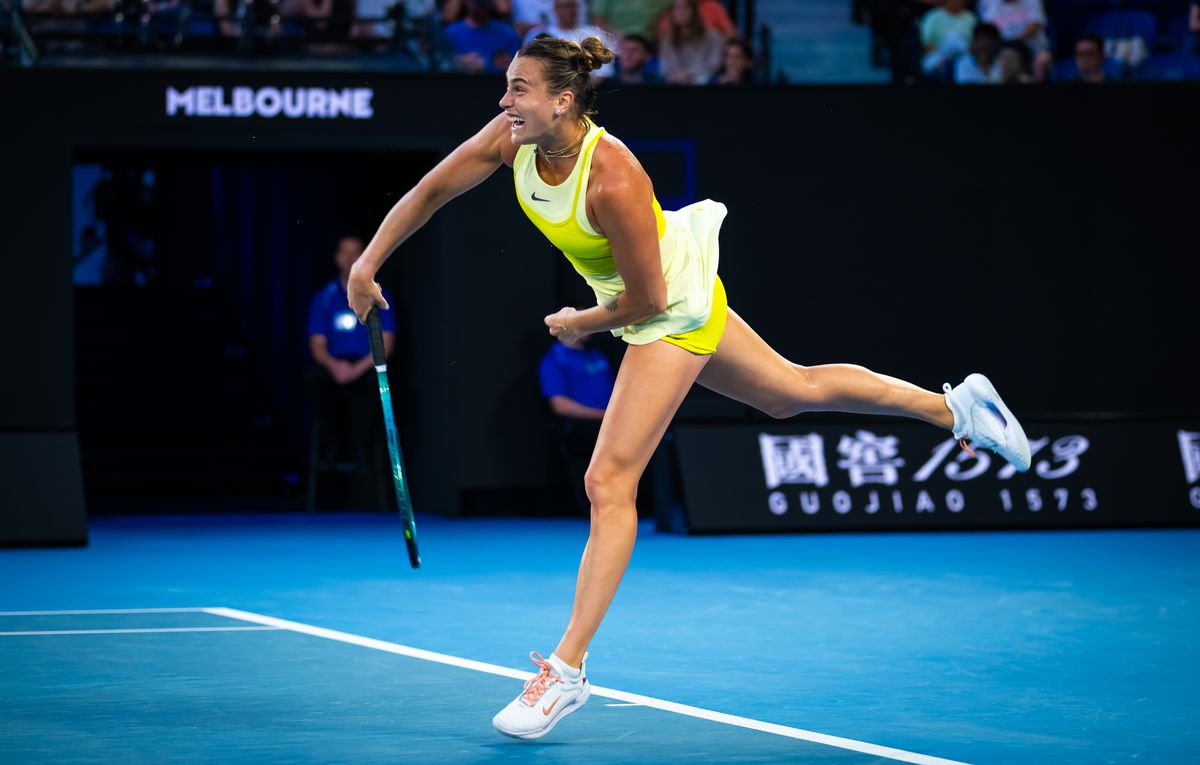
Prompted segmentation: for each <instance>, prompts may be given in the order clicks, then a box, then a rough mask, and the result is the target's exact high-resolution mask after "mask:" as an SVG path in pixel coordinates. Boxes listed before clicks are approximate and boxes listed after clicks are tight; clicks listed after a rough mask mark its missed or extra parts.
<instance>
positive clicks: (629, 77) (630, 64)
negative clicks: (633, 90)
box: [613, 35, 662, 85]
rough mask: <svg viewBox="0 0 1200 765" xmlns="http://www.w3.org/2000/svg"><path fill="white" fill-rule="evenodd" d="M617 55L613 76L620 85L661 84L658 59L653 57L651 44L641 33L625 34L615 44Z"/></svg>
mask: <svg viewBox="0 0 1200 765" xmlns="http://www.w3.org/2000/svg"><path fill="white" fill-rule="evenodd" d="M617 47H618V48H619V49H620V50H619V55H618V56H617V60H616V62H615V63H616V65H617V73H616V75H615V76H614V77H613V79H614V80H615V81H616V82H619V83H620V84H622V85H661V84H662V77H659V75H658V61H657V60H656V59H655V58H654V47H653V44H652V43H651V42H650V41H649V40H647V39H646V38H645V37H642V36H641V35H626V36H625V37H622V38H621V43H620V45H618V46H617Z"/></svg>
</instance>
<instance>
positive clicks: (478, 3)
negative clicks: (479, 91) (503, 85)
mask: <svg viewBox="0 0 1200 765" xmlns="http://www.w3.org/2000/svg"><path fill="white" fill-rule="evenodd" d="M466 3H467V17H466V18H464V19H463V20H462V21H456V22H454V23H453V24H451V25H450V26H448V27H446V28H445V29H444V30H443V31H442V39H443V41H444V43H445V45H446V47H448V48H449V49H450V52H451V55H452V56H453V64H454V68H455V69H456V70H458V71H460V72H471V73H476V74H477V73H480V72H491V73H500V72H503V71H504V69H505V67H507V65H508V64H507V63H506V62H508V61H512V57H513V56H515V55H516V53H517V50H518V49H519V48H520V47H521V38H519V37H517V31H516V30H515V29H513V26H512V24H509V23H508V22H506V21H500V20H499V19H497V18H496V4H495V0H466ZM498 64H503V66H498Z"/></svg>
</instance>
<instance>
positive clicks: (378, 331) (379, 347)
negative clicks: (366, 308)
mask: <svg viewBox="0 0 1200 765" xmlns="http://www.w3.org/2000/svg"><path fill="white" fill-rule="evenodd" d="M367 334H369V335H370V336H371V358H372V359H373V360H374V361H375V366H377V367H378V366H382V365H384V364H386V363H387V351H386V349H385V348H384V347H383V325H382V324H381V323H380V320H379V306H374V307H372V308H371V312H370V313H368V314H367Z"/></svg>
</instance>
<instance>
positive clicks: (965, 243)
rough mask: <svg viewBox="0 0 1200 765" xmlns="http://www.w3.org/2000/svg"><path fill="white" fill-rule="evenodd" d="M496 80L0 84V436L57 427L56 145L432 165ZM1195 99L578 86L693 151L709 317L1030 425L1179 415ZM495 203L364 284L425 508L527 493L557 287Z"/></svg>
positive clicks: (52, 76)
mask: <svg viewBox="0 0 1200 765" xmlns="http://www.w3.org/2000/svg"><path fill="white" fill-rule="evenodd" d="M190 84H224V85H226V86H230V87H232V86H234V85H250V86H262V85H276V86H287V85H296V86H301V85H303V86H327V87H372V88H374V91H375V95H374V99H373V106H374V111H375V116H374V118H373V119H370V120H345V119H340V120H285V119H282V118H277V119H274V120H266V119H260V118H250V119H244V120H242V119H216V118H184V117H168V116H166V114H165V110H164V104H165V95H164V94H165V89H166V87H167V86H168V85H172V86H174V87H177V88H181V87H184V86H186V85H190ZM500 88H501V84H500V83H499V82H496V81H493V80H490V79H488V80H476V79H470V78H445V79H436V80H431V79H427V78H421V77H414V76H403V75H397V76H383V75H378V74H363V75H329V74H320V75H296V74H288V75H263V74H258V73H256V74H254V75H246V76H243V77H236V76H234V77H231V76H230V75H228V74H227V73H223V74H216V73H211V74H205V73H172V72H140V71H139V72H57V71H33V72H0V91H3V93H4V94H5V96H4V100H5V104H6V112H8V113H10V114H20V115H22V117H23V120H24V121H23V122H22V123H21V125H20V128H19V132H18V133H17V134H16V135H14V136H12V137H10V138H8V137H7V136H6V138H7V140H6V141H5V144H6V145H7V146H8V147H10V149H9V152H8V153H9V157H8V158H7V163H8V164H7V166H6V183H5V184H2V185H0V189H2V190H0V195H3V196H0V204H2V206H0V210H2V211H3V216H4V230H5V232H6V233H5V237H4V239H3V247H4V252H3V258H2V260H0V291H2V294H0V311H3V312H4V314H3V316H2V317H0V318H2V319H3V320H4V324H5V326H7V327H21V328H22V329H21V330H20V331H17V332H13V333H11V334H12V335H13V339H12V341H11V343H10V347H11V348H15V349H16V352H15V353H14V354H13V357H14V358H19V359H22V360H25V361H28V362H29V363H28V364H27V365H23V366H22V367H21V369H20V370H19V371H18V372H17V373H16V374H12V373H6V374H5V375H2V376H0V380H3V382H0V385H2V386H3V388H2V389H0V394H2V395H0V428H20V427H62V428H70V427H72V426H73V417H74V415H73V411H72V400H73V388H72V383H71V377H72V370H71V359H72V348H71V286H70V273H69V268H68V266H67V261H68V253H69V252H70V246H71V243H70V234H69V231H68V226H67V225H66V222H65V218H66V216H67V211H68V210H69V191H70V189H69V179H70V173H69V168H70V162H71V156H72V151H73V150H75V149H83V148H95V147H97V146H108V147H114V146H116V147H124V148H138V147H156V148H172V149H177V148H180V147H195V148H203V149H207V150H216V151H221V150H234V149H236V150H239V151H245V150H251V151H253V150H258V149H262V150H269V149H274V150H289V151H295V150H301V151H303V150H317V149H319V150H322V151H326V150H337V149H353V150H355V151H360V152H362V151H366V152H372V151H378V152H380V154H381V156H384V154H385V153H386V152H396V151H409V152H421V153H424V152H431V153H432V154H431V156H433V155H438V156H440V155H442V154H444V153H445V152H447V151H449V150H450V149H451V148H452V147H453V146H454V145H456V144H457V143H458V142H459V141H461V140H462V139H463V138H465V137H466V136H468V135H469V134H470V133H472V132H473V131H474V130H476V129H478V127H479V126H480V125H481V124H483V123H484V122H485V121H486V120H487V119H488V118H489V117H490V116H491V115H492V114H494V113H495V110H496V108H497V107H496V101H497V100H498V99H499V97H500V95H501V89H500ZM1198 95H1200V90H1198V89H1197V88H1195V87H1194V86H1142V87H1137V88H1134V87H1112V88H1103V89H1095V90H1093V89H1082V88H1079V89H1077V88H1059V87H1040V88H1028V89H1022V88H1012V89H985V88H979V89H958V90H942V89H929V90H924V89H907V90H904V89H888V88H872V87H855V88H789V89H769V88H762V89H759V88H755V89H750V90H743V91H732V90H692V89H674V88H662V89H627V90H623V91H620V92H614V93H608V94H605V95H604V96H603V97H602V99H601V102H600V106H601V114H600V115H599V121H600V122H601V123H602V124H605V125H606V126H608V127H609V128H610V129H611V130H612V131H613V132H614V133H615V134H616V135H618V136H619V137H622V138H624V139H627V140H628V141H629V142H631V143H633V144H634V145H637V144H638V143H639V142H641V144H642V145H645V146H648V147H654V146H660V147H661V146H663V145H666V146H667V147H668V148H667V149H666V150H665V155H669V154H670V153H671V151H674V150H673V149H671V148H670V147H671V146H674V145H678V146H680V147H682V148H680V149H679V150H678V151H679V153H681V154H687V153H688V152H689V151H691V152H693V153H694V171H695V174H694V179H692V182H691V186H694V191H695V194H696V195H697V196H698V197H711V198H715V199H719V200H721V201H723V202H725V203H726V204H727V205H728V206H729V208H730V216H729V218H728V220H727V222H726V226H725V229H724V231H723V235H722V262H721V273H722V278H723V279H724V281H725V283H726V286H727V287H728V290H729V294H730V302H731V305H732V306H733V307H734V308H735V309H736V310H737V311H738V312H739V313H741V314H742V315H743V316H744V317H746V318H747V319H748V320H749V321H750V323H751V324H752V325H754V326H755V328H756V329H758V330H759V332H760V334H762V335H763V336H764V337H766V338H767V339H768V341H770V342H772V343H773V344H774V345H775V346H776V347H777V348H778V349H779V350H780V351H781V352H783V353H784V354H785V355H788V356H789V357H791V358H793V359H794V360H796V361H798V362H802V363H821V362H827V361H853V362H858V363H863V364H866V365H868V366H872V367H874V368H876V369H878V370H880V371H885V372H889V373H892V374H897V375H900V376H904V377H908V378H911V379H912V380H913V381H914V382H918V383H920V384H922V385H925V386H926V387H930V388H933V387H936V386H938V385H940V384H941V383H942V382H943V381H947V380H949V381H956V380H957V379H961V377H962V376H963V375H964V374H966V373H967V372H970V371H974V370H976V369H979V370H983V371H987V372H988V374H989V375H990V376H992V377H993V379H995V380H996V382H997V384H998V385H999V386H1000V387H1001V389H1002V390H1003V391H1005V395H1006V398H1008V400H1009V401H1010V403H1012V404H1013V406H1014V407H1015V408H1017V409H1018V410H1019V411H1022V412H1026V413H1030V414H1031V415H1036V414H1038V413H1046V414H1049V413H1064V412H1065V413H1074V412H1098V411H1110V412H1111V411H1119V412H1138V413H1143V414H1145V413H1153V412H1175V413H1194V412H1196V406H1195V404H1194V400H1193V396H1192V387H1193V386H1192V385H1191V384H1190V382H1189V380H1188V378H1187V376H1186V375H1185V374H1184V373H1183V370H1184V361H1185V356H1186V354H1187V353H1189V349H1190V347H1191V346H1189V345H1188V336H1189V334H1190V331H1191V330H1192V329H1193V328H1194V326H1195V320H1194V318H1193V317H1194V311H1195V302H1194V300H1193V299H1192V292H1193V291H1194V284H1195V275H1196V269H1195V266H1194V265H1193V258H1194V252H1195V251H1196V249H1197V248H1196V243H1195V240H1196V235H1195V226H1194V223H1192V221H1193V220H1194V214H1193V213H1194V208H1195V202H1194V200H1195V198H1196V194H1195V190H1194V184H1195V179H1196V168H1197V167H1198V166H1200V165H1198V163H1197V160H1198V159H1200V156H1198V155H1200V147H1198V146H1197V142H1196V140H1195V136H1196V135H1197V127H1198V126H1200V120H1198V119H1197V116H1198V110H1200V99H1198V98H1197V96H1198ZM6 125H7V126H6V127H5V130H6V131H7V130H11V129H13V127H14V125H13V121H12V120H7V121H6ZM656 142H657V143H656ZM13 146H19V147H20V150H19V151H13V150H12V148H11V147H13ZM689 147H690V149H689ZM660 153H662V152H660ZM668 159H669V158H668ZM657 164H658V163H655V162H652V161H650V160H647V166H648V167H651V169H652V170H654V169H655V166H657ZM661 164H662V166H663V167H664V168H665V169H664V170H663V171H662V174H661V176H660V178H658V179H657V181H656V182H657V183H658V184H659V186H660V187H662V188H663V189H664V191H669V192H670V193H671V195H672V196H677V195H678V194H679V190H680V189H683V188H688V187H689V183H688V182H687V179H685V178H682V177H668V176H673V175H686V172H687V169H686V166H687V162H682V163H672V162H670V161H667V160H664V161H663V162H662V163H661ZM677 164H678V165H679V168H681V169H679V168H676V165H677ZM380 172H381V173H386V172H387V166H386V164H385V163H382V162H381V167H380ZM331 193H336V191H332V190H331ZM511 194H512V191H511V175H510V174H509V173H508V172H507V171H505V170H501V172H499V173H497V175H496V176H495V177H493V178H492V179H491V180H489V181H488V182H486V183H485V184H483V185H482V186H481V187H480V188H478V189H476V190H474V191H473V192H471V193H470V194H468V195H466V196H465V197H463V198H460V199H458V200H455V201H454V202H452V203H451V204H450V205H449V206H448V207H447V208H446V209H445V210H443V211H442V213H441V214H440V215H439V216H437V217H436V218H435V220H434V222H433V223H432V224H431V228H430V230H429V231H427V232H426V234H425V236H424V239H423V240H421V242H419V243H414V246H413V247H412V248H409V249H408V250H405V251H402V253H401V255H398V256H397V257H401V258H402V257H404V256H405V255H415V256H418V257H413V258H410V259H408V260H406V261H405V262H404V265H403V266H400V267H399V268H400V271H399V272H398V273H396V274H395V275H393V277H392V278H393V279H394V280H395V283H394V284H393V286H394V287H395V288H396V289H397V290H398V291H399V292H400V293H401V294H402V295H403V299H404V301H405V304H406V306H405V311H407V312H408V314H409V315H410V316H411V326H410V327H408V328H407V329H408V330H409V332H410V336H411V358H409V359H407V360H406V367H407V370H408V371H409V372H408V373H410V374H411V378H410V382H411V385H412V392H413V393H412V396H413V399H414V400H413V402H411V403H410V406H412V407H413V408H414V409H415V412H414V414H413V416H412V418H411V419H410V423H409V427H410V428H415V429H416V435H415V436H413V438H414V439H415V443H414V444H413V445H412V446H411V447H410V446H408V445H406V451H407V453H408V454H409V455H411V456H410V461H412V462H413V463H414V471H415V472H416V476H415V480H414V492H415V493H416V495H417V496H416V497H415V499H416V501H417V504H418V509H422V508H423V509H428V510H437V511H451V512H452V511H453V510H454V508H456V507H457V504H458V497H459V492H460V491H461V490H463V489H471V488H477V487H527V486H534V485H538V484H540V483H542V482H543V479H544V474H545V473H544V471H545V464H544V455H545V450H544V448H543V445H544V430H543V429H542V425H541V418H542V416H543V412H542V409H541V407H540V403H539V402H538V400H537V396H536V392H535V391H536V382H535V378H534V375H533V369H532V364H533V361H532V360H534V359H536V357H537V356H538V354H539V353H540V352H541V351H542V349H543V348H544V347H545V344H546V340H545V336H544V330H543V329H542V327H541V325H540V319H541V317H542V316H543V315H544V314H545V313H546V312H547V311H548V310H550V309H552V308H555V307H557V305H558V304H559V302H560V300H563V299H566V296H568V295H571V296H576V295H578V291H577V288H567V287H565V286H563V284H560V282H562V278H561V277H562V276H563V274H562V267H561V265H559V264H557V263H556V261H555V257H556V256H555V254H554V252H553V251H552V250H551V249H550V247H549V246H548V245H547V244H546V243H545V242H544V240H541V239H540V238H539V235H538V233H537V232H536V230H534V229H533V227H532V226H530V225H528V223H526V222H525V221H523V220H522V219H521V217H520V215H519V210H518V208H517V206H516V205H515V204H514V203H513V200H512V198H511ZM568 290H570V291H568ZM576 299H577V298H576Z"/></svg>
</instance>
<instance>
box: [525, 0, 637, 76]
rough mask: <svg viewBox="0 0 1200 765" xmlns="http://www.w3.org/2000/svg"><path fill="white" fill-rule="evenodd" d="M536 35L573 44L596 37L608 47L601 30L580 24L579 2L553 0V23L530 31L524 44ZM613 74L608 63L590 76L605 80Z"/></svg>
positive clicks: (575, 0)
mask: <svg viewBox="0 0 1200 765" xmlns="http://www.w3.org/2000/svg"><path fill="white" fill-rule="evenodd" d="M538 35H550V36H551V37H558V38H561V39H563V40H574V41H575V42H583V41H584V40H586V39H587V38H589V37H598V38H599V39H600V40H602V41H604V44H605V45H606V46H607V45H608V35H606V34H605V33H604V30H603V29H601V28H600V27H596V26H591V25H588V24H581V23H580V10H579V0H554V23H553V24H547V25H545V26H541V25H538V26H536V27H534V28H533V29H530V30H529V33H528V34H527V35H525V42H529V41H530V40H532V39H533V38H535V37H537V36H538ZM615 73H616V68H615V67H614V66H613V64H612V63H611V62H610V63H607V64H605V65H604V66H602V67H600V68H599V69H597V70H596V71H594V72H592V76H593V77H602V78H605V79H607V78H609V77H612V76H613V74H615Z"/></svg>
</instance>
